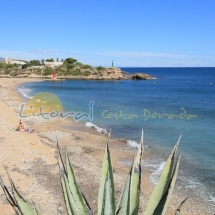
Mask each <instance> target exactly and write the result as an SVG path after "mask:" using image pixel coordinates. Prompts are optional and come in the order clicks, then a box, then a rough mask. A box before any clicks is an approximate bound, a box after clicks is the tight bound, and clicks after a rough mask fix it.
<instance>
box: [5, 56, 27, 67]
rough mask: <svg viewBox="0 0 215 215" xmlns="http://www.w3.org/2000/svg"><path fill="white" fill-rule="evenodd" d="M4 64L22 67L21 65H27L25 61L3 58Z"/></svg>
mask: <svg viewBox="0 0 215 215" xmlns="http://www.w3.org/2000/svg"><path fill="white" fill-rule="evenodd" d="M5 63H7V64H19V65H23V64H26V63H28V61H26V60H17V59H13V58H8V57H6V58H5Z"/></svg>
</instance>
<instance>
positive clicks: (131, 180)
mask: <svg viewBox="0 0 215 215" xmlns="http://www.w3.org/2000/svg"><path fill="white" fill-rule="evenodd" d="M142 153H143V130H142V137H141V141H140V144H139V147H138V151H137V153H136V155H135V156H134V160H133V163H132V167H131V170H130V173H129V175H128V178H127V181H126V184H125V187H124V189H123V192H122V194H121V196H120V200H119V203H118V205H117V208H116V213H117V214H119V215H136V214H137V213H138V208H139V198H140V183H141V160H142Z"/></svg>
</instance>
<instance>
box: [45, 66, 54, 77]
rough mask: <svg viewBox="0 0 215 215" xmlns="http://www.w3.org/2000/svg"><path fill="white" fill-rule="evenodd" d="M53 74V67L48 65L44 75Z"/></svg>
mask: <svg viewBox="0 0 215 215" xmlns="http://www.w3.org/2000/svg"><path fill="white" fill-rule="evenodd" d="M51 74H52V69H51V68H50V67H46V68H45V69H44V71H43V75H44V76H46V75H51Z"/></svg>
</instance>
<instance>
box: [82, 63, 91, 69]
mask: <svg viewBox="0 0 215 215" xmlns="http://www.w3.org/2000/svg"><path fill="white" fill-rule="evenodd" d="M81 68H82V69H90V68H92V66H90V65H88V64H84V65H83V66H82V67H81Z"/></svg>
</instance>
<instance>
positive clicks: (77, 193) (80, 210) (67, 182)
mask: <svg viewBox="0 0 215 215" xmlns="http://www.w3.org/2000/svg"><path fill="white" fill-rule="evenodd" d="M56 137H57V134H56ZM57 148H58V164H59V169H60V174H61V185H62V189H63V193H64V199H65V203H66V207H67V210H68V213H69V214H71V215H73V214H74V215H76V214H77V215H79V214H81V215H91V214H92V211H91V210H90V207H89V204H88V203H87V201H86V199H85V197H84V195H83V193H82V192H81V190H80V187H79V186H78V184H77V182H76V179H75V174H74V171H73V169H72V165H71V163H70V160H69V156H68V153H67V152H66V168H65V166H64V164H63V160H62V156H61V153H60V147H59V144H58V137H57Z"/></svg>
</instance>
